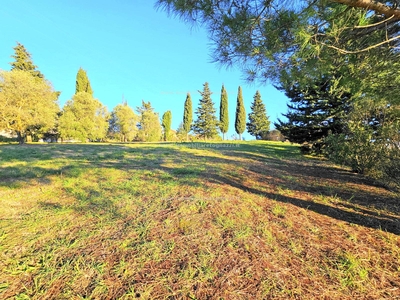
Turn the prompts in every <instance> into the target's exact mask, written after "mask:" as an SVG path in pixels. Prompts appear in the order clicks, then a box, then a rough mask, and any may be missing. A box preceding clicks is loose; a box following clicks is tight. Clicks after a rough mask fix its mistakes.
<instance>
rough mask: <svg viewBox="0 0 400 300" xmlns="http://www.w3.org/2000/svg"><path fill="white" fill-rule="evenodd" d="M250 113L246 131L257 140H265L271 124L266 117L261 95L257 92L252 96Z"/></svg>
mask: <svg viewBox="0 0 400 300" xmlns="http://www.w3.org/2000/svg"><path fill="white" fill-rule="evenodd" d="M250 109H251V113H249V122H248V123H247V124H246V125H247V131H248V132H249V133H250V134H251V135H252V136H254V137H255V138H256V139H257V140H259V139H262V138H265V137H266V135H267V133H268V131H269V127H270V125H271V122H270V121H269V119H268V116H267V110H266V109H265V105H264V103H263V102H262V100H261V94H260V92H259V91H257V92H256V94H255V95H254V102H253V103H252V104H251V106H250Z"/></svg>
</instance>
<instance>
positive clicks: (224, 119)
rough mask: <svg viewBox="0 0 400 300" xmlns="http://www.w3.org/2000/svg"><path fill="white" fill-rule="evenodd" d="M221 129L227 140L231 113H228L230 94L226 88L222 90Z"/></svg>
mask: <svg viewBox="0 0 400 300" xmlns="http://www.w3.org/2000/svg"><path fill="white" fill-rule="evenodd" d="M219 129H220V130H221V132H222V139H223V140H225V133H227V132H228V129H229V113H228V93H227V92H226V90H225V86H224V85H222V89H221V104H220V107H219Z"/></svg>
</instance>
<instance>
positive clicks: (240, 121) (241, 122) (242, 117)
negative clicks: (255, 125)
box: [235, 86, 246, 140]
mask: <svg viewBox="0 0 400 300" xmlns="http://www.w3.org/2000/svg"><path fill="white" fill-rule="evenodd" d="M245 129H246V110H245V108H244V104H243V95H242V88H241V87H240V86H239V89H238V96H237V103H236V119H235V130H236V133H237V134H238V135H239V140H242V133H243V132H244V131H245Z"/></svg>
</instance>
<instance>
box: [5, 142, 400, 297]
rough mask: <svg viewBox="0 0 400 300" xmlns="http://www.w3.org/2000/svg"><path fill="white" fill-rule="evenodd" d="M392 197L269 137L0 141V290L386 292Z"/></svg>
mask: <svg viewBox="0 0 400 300" xmlns="http://www.w3.org/2000/svg"><path fill="white" fill-rule="evenodd" d="M399 206H400V204H399V196H398V195H396V194H393V193H391V192H389V191H387V190H384V189H382V188H381V187H377V186H374V185H373V184H372V183H371V182H370V181H369V180H368V179H366V178H363V177H361V176H359V175H357V174H351V173H349V172H348V171H346V170H343V169H340V168H338V167H337V166H333V165H330V164H329V163H328V162H326V161H324V160H315V159H309V158H307V157H304V156H302V155H300V154H299V152H298V148H297V147H296V146H295V145H290V144H287V143H281V142H277V143H274V142H261V141H257V142H227V143H222V142H221V143H177V144H173V143H159V144H157V143H151V144H150V143H149V144H76V145H74V144H42V145H40V144H28V145H25V146H19V145H8V144H4V145H0V298H1V299H290V298H293V299H323V298H327V299H396V297H399V295H400V285H399V278H400V267H399V264H398V262H399V261H400V250H399V249H400V240H399V234H400V218H399V212H400V209H399Z"/></svg>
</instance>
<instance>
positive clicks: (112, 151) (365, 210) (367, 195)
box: [0, 144, 400, 235]
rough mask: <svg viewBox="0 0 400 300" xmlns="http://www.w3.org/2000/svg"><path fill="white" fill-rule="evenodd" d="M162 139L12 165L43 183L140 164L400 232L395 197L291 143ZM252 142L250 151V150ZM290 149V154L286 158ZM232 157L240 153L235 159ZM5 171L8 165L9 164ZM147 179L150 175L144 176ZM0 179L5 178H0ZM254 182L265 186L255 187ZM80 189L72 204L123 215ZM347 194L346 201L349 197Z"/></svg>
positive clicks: (182, 179)
mask: <svg viewBox="0 0 400 300" xmlns="http://www.w3.org/2000/svg"><path fill="white" fill-rule="evenodd" d="M161 145H162V146H160V147H158V148H157V145H151V146H146V145H140V146H138V147H128V146H125V145H99V146H98V145H65V146H66V147H65V146H64V145H57V147H53V148H50V149H49V152H50V157H51V155H52V153H55V155H61V156H62V155H63V151H66V150H67V152H68V155H69V156H68V155H66V158H70V160H71V163H68V162H69V161H67V162H66V164H65V165H63V166H61V167H59V168H52V169H41V168H40V167H33V169H31V171H29V172H25V173H24V170H23V168H24V166H18V167H13V168H16V169H15V170H14V171H15V172H16V173H18V172H21V174H24V175H23V176H21V177H20V179H21V180H25V179H26V178H39V179H40V180H42V182H43V184H50V182H51V180H50V179H49V177H50V176H51V175H54V174H57V173H60V174H61V173H62V174H63V176H65V177H74V176H75V177H77V176H80V175H81V174H82V172H86V171H87V170H89V169H94V168H106V169H109V168H110V169H111V168H116V169H122V170H127V171H129V170H139V171H143V172H149V173H151V172H152V173H156V176H161V175H160V174H167V175H168V176H169V177H170V178H172V179H173V180H178V181H179V184H181V185H182V188H183V189H184V187H185V186H186V185H192V186H194V187H203V182H210V183H215V184H220V185H228V186H231V187H234V188H237V189H240V190H243V191H246V192H250V193H253V194H256V195H260V196H263V197H266V198H269V199H273V200H276V201H280V202H283V203H290V204H292V205H295V206H298V207H301V208H304V209H307V210H310V211H314V212H316V213H319V214H321V215H325V216H328V217H331V218H334V219H337V220H342V221H346V222H349V223H353V224H358V225H361V226H365V227H370V228H374V229H382V230H385V231H388V232H391V233H394V234H397V235H399V234H400V218H399V217H398V213H399V199H398V198H396V197H395V196H391V195H389V194H388V193H386V194H385V193H384V190H383V189H382V188H379V187H375V186H373V185H371V182H370V181H369V180H368V179H366V178H364V177H362V176H359V175H356V174H351V173H348V172H346V171H344V170H342V169H338V168H335V167H333V166H329V165H327V164H326V163H324V162H322V163H320V162H318V161H317V162H315V161H309V160H307V159H305V158H303V157H301V156H300V155H299V154H298V153H297V154H296V153H295V152H293V151H295V150H294V149H293V147H292V148H290V147H288V149H287V152H286V154H285V155H283V156H282V157H281V158H280V157H279V156H278V155H277V154H278V153H279V149H278V148H273V151H272V150H271V151H270V150H269V149H268V148H267V149H264V146H263V145H261V146H259V145H246V146H244V147H243V148H242V150H241V148H240V147H238V148H235V149H233V150H232V149H224V148H222V149H213V150H212V151H211V152H215V151H216V152H217V153H218V154H219V156H218V157H215V156H213V155H212V153H210V152H207V153H204V155H203V154H202V152H199V151H197V152H196V153H192V152H190V151H186V149H184V147H182V148H181V147H176V146H174V144H172V145H171V144H167V145H165V144H161ZM277 147H278V146H277ZM253 148H254V152H252V149H253ZM207 150H208V149H205V150H204V151H207ZM52 151H53V152H52ZM272 152H273V153H272ZM292 152H293V153H294V154H293V155H294V156H293V158H290V155H292ZM271 153H272V154H271ZM221 154H222V155H221ZM236 158H240V159H239V160H237V161H236V162H235V160H236ZM36 159H37V160H40V157H37V158H34V159H32V160H36ZM12 160H13V161H21V162H23V161H26V160H29V158H26V157H18V155H15V156H14V157H13V158H12ZM32 160H31V161H32ZM166 161H167V162H174V163H175V164H176V165H177V167H174V166H167V165H166V164H165V162H166ZM232 164H235V168H234V169H235V170H236V171H237V172H240V173H241V174H239V175H240V176H233V175H232V174H228V171H227V170H225V168H227V167H231V166H232ZM0 167H1V166H0ZM6 168H8V167H6ZM35 168H36V169H35ZM8 171H13V170H11V169H8ZM157 172H158V173H157ZM38 176H39V177H38ZM246 177H252V182H255V183H256V184H252V185H249V184H247V183H245V182H246V180H242V179H241V178H246ZM0 179H4V177H3V178H1V176H0ZM17 179H18V178H17ZM149 180H151V179H150V178H149ZM161 180H162V178H161ZM327 182H328V183H329V184H328V185H327ZM0 185H3V186H4V185H6V184H1V183H0ZM258 185H259V186H263V187H265V188H267V189H262V188H259V187H257V186H258ZM278 188H280V189H288V190H290V191H294V192H296V191H298V192H302V193H308V194H309V196H310V197H309V198H311V200H304V199H299V198H296V197H292V196H290V195H289V196H287V195H282V193H280V192H279V191H278ZM85 193H86V194H87V195H90V196H89V197H87V198H86V199H78V205H77V206H76V207H75V208H76V209H77V210H80V211H83V212H91V213H97V214H108V215H109V216H110V217H112V218H120V217H123V215H121V212H120V210H119V208H118V207H117V206H116V205H115V203H114V202H113V201H111V200H108V199H103V198H102V197H101V195H96V194H95V193H96V190H95V189H93V190H91V189H90V188H88V190H87V191H85ZM380 193H381V194H380ZM321 195H325V196H330V197H338V198H339V199H340V200H341V201H338V203H335V204H333V205H326V204H323V203H319V202H315V201H313V200H312V198H316V197H319V196H321ZM350 199H351V202H350V201H348V200H350ZM346 201H347V202H346ZM379 205H381V206H380V208H384V209H385V210H386V211H390V212H392V213H393V214H394V215H391V214H390V213H385V211H379V212H374V211H371V210H370V206H374V207H379ZM44 207H46V206H44ZM47 208H48V209H51V208H52V206H51V205H50V206H47ZM54 209H57V207H54ZM349 210H351V211H349Z"/></svg>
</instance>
